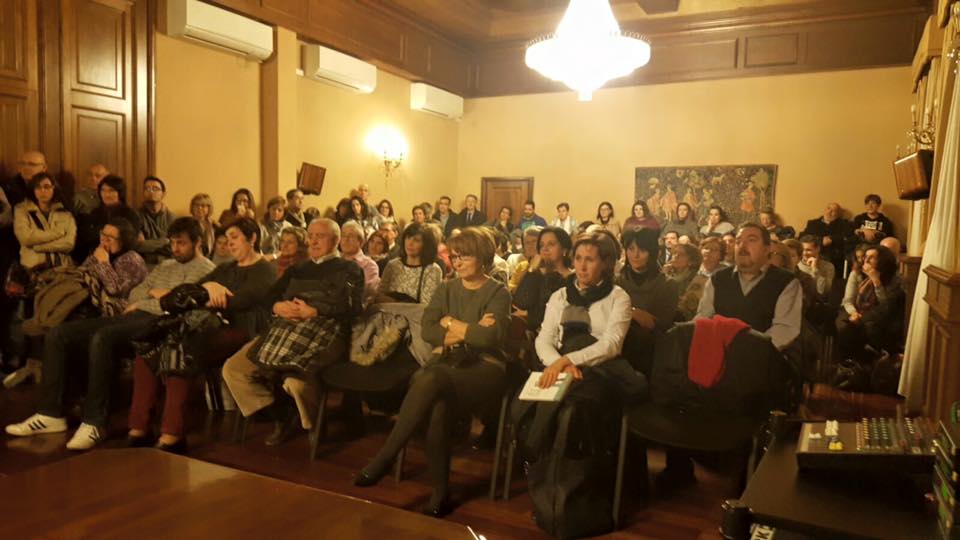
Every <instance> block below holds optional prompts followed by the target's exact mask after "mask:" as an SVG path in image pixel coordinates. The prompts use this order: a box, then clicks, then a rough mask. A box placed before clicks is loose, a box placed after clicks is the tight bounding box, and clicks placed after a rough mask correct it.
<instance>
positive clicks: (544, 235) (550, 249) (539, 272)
mask: <svg viewBox="0 0 960 540" xmlns="http://www.w3.org/2000/svg"><path fill="white" fill-rule="evenodd" d="M572 249H573V243H572V242H571V241H570V236H569V235H568V234H567V232H566V231H564V230H563V229H561V228H559V227H547V228H545V229H543V230H542V231H540V234H539V235H538V236H537V253H538V254H539V258H538V259H537V262H538V264H537V266H536V268H534V269H532V270H530V271H529V272H527V276H526V277H525V278H524V279H523V281H521V282H520V286H519V287H517V292H516V293H515V294H514V295H513V305H514V306H516V308H517V311H515V312H514V313H513V314H514V315H516V316H519V317H522V318H524V319H526V323H527V329H528V330H530V331H531V332H534V333H536V332H539V331H540V323H542V322H543V313H544V310H546V308H547V301H548V300H549V299H550V296H551V295H553V293H554V291H556V290H557V289H559V288H561V287H563V284H564V282H565V281H566V279H567V276H569V275H570V264H571V260H570V251H571V250H572Z"/></svg>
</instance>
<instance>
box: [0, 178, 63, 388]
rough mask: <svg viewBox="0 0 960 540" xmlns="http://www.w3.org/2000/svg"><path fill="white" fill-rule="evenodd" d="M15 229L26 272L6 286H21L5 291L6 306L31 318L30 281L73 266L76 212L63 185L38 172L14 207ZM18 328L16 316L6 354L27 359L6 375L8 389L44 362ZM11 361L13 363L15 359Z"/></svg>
mask: <svg viewBox="0 0 960 540" xmlns="http://www.w3.org/2000/svg"><path fill="white" fill-rule="evenodd" d="M8 210H9V208H8ZM13 232H14V235H15V236H16V240H17V242H18V243H19V244H20V253H19V261H20V265H21V267H22V272H18V273H14V274H13V275H11V276H10V277H9V279H8V282H7V283H5V284H4V286H5V287H7V286H9V285H15V287H13V288H19V289H20V291H18V292H19V293H20V294H13V293H14V291H13V290H7V291H4V292H5V293H6V295H7V297H8V298H9V305H7V306H4V309H8V310H10V311H11V312H13V311H16V312H18V313H22V314H23V317H27V318H28V317H30V316H32V314H33V295H32V294H31V289H32V287H31V286H30V284H31V283H32V282H34V281H35V280H36V277H37V276H38V275H39V274H40V273H41V272H43V271H45V270H47V269H50V268H57V267H62V266H72V265H73V259H72V258H71V257H70V253H71V252H72V251H73V248H74V243H75V241H76V237H77V224H76V222H75V221H74V219H73V214H71V213H70V211H69V210H67V209H66V208H65V207H64V204H63V195H62V193H61V190H60V186H59V185H58V184H57V182H56V181H55V180H54V179H53V177H51V176H50V175H49V174H48V173H46V172H41V173H37V174H36V175H34V176H33V178H31V179H30V181H29V182H28V183H27V198H26V199H25V200H24V201H23V202H21V203H19V204H18V205H17V206H16V208H14V209H13ZM4 266H6V265H4ZM14 276H18V277H14ZM5 277H7V276H6V275H5ZM17 304H19V306H18V305H17ZM11 315H12V313H11ZM4 320H6V317H5V318H4ZM18 327H19V319H14V322H13V324H11V325H10V327H9V331H10V332H11V333H12V334H14V336H11V337H12V339H11V340H10V344H9V346H8V347H7V348H6V351H5V353H7V354H8V355H9V356H10V357H16V358H19V359H26V362H25V363H24V364H23V365H22V366H20V367H19V368H18V369H17V370H16V371H14V372H13V373H11V374H9V375H7V376H6V377H4V379H3V385H4V387H6V388H12V387H14V386H17V385H18V384H20V383H22V382H24V381H26V380H28V379H31V378H32V379H34V380H35V381H36V380H39V378H40V362H38V361H37V360H36V359H35V358H31V356H30V349H31V342H32V340H31V339H30V338H27V337H25V336H23V335H22V332H20V331H19V328H18ZM4 331H7V328H5V329H4ZM7 360H8V362H9V363H10V364H13V358H7Z"/></svg>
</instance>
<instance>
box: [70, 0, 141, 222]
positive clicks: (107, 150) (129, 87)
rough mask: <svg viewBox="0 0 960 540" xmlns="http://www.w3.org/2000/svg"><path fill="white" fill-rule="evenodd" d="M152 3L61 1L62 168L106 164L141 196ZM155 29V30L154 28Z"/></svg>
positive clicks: (133, 196)
mask: <svg viewBox="0 0 960 540" xmlns="http://www.w3.org/2000/svg"><path fill="white" fill-rule="evenodd" d="M149 3H150V2H148V1H147V0H140V1H137V2H134V1H133V0H61V9H60V14H61V32H62V47H61V51H62V59H61V62H60V64H61V66H62V71H61V79H60V80H61V89H62V90H61V91H62V100H63V102H62V106H61V109H60V110H61V113H62V118H61V126H62V135H63V140H62V145H63V146H62V164H61V167H62V168H63V169H64V170H66V171H71V172H73V173H74V174H76V175H83V174H85V173H86V170H87V169H88V168H89V167H90V166H91V165H93V164H95V163H103V164H104V165H106V166H107V168H108V169H110V170H111V171H112V172H113V173H114V174H118V175H120V176H123V177H124V178H125V179H126V180H127V189H128V193H129V195H128V202H129V203H131V204H135V203H134V201H136V200H138V199H139V190H140V184H141V180H142V179H143V177H144V176H146V175H147V173H148V170H150V169H151V168H152V167H151V166H150V165H149V164H148V162H149V161H152V160H150V156H149V154H150V151H149V147H150V146H151V144H150V142H149V137H148V133H149V129H148V125H149V124H150V123H151V122H150V118H149V115H147V114H145V113H146V111H147V110H148V108H149V103H148V100H149V92H150V86H151V85H150V84H149V79H152V77H151V76H149V75H147V73H148V59H149V55H148V54H147V53H148V51H147V47H148V43H149V42H150V40H149V39H144V38H145V37H147V32H148V28H150V27H151V26H152V25H148V24H147V22H148V21H147V17H148V14H149V13H150V10H149V9H148V7H149V6H148V4H149ZM149 31H152V29H150V30H149Z"/></svg>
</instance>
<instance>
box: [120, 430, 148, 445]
mask: <svg viewBox="0 0 960 540" xmlns="http://www.w3.org/2000/svg"><path fill="white" fill-rule="evenodd" d="M151 439H152V437H150V434H149V433H148V434H145V435H141V436H139V437H133V436H131V435H127V440H126V441H124V443H123V446H124V447H125V448H147V447H149V446H150V441H151Z"/></svg>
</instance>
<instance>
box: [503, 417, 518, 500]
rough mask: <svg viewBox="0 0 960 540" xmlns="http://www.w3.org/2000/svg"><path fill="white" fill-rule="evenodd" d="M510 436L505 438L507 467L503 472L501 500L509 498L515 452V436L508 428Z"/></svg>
mask: <svg viewBox="0 0 960 540" xmlns="http://www.w3.org/2000/svg"><path fill="white" fill-rule="evenodd" d="M510 432H511V433H510V438H509V439H507V440H508V441H509V442H508V443H507V444H509V445H510V448H509V450H507V468H506V470H505V471H504V473H503V500H505V501H509V500H510V486H511V484H512V483H513V459H514V457H516V454H517V438H516V436H515V435H514V434H513V430H512V429H511V430H510Z"/></svg>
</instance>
